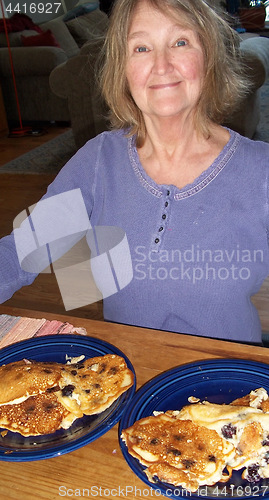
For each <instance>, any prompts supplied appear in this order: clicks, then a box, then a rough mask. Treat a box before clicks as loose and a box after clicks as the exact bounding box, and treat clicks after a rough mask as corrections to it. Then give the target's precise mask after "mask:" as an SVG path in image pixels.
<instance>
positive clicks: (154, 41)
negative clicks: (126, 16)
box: [126, 0, 204, 119]
mask: <svg viewBox="0 0 269 500" xmlns="http://www.w3.org/2000/svg"><path fill="white" fill-rule="evenodd" d="M203 75H204V56H203V49H202V46H201V44H200V41H199V38H198V35H197V33H196V32H195V31H193V30H192V29H190V28H187V27H186V25H185V27H184V17H183V16H182V24H181V23H180V24H179V22H178V21H177V20H176V19H175V20H174V19H172V18H171V17H166V16H165V15H164V14H162V13H161V12H160V11H158V10H156V9H154V8H153V7H152V6H151V5H150V4H149V3H147V1H146V0H141V2H139V3H138V6H137V8H136V10H135V12H134V15H133V18H132V22H131V26H130V30H129V35H128V56H127V66H126V76H127V81H128V84H129V89H130V92H131V94H132V97H133V99H134V101H135V102H136V105H137V106H138V107H139V109H140V110H141V111H142V113H143V115H144V118H145V119H146V117H147V116H148V117H150V118H154V117H155V118H156V117H157V118H161V117H166V118H167V117H182V116H184V115H185V116H187V115H189V113H192V112H193V110H194V109H195V107H196V104H197V101H198V98H199V96H200V93H201V87H202V81H203Z"/></svg>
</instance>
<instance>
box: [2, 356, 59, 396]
mask: <svg viewBox="0 0 269 500" xmlns="http://www.w3.org/2000/svg"><path fill="white" fill-rule="evenodd" d="M60 376H61V365H60V364H58V363H49V362H48V363H43V362H37V361H29V360H26V359H23V360H21V361H15V362H14V363H9V364H7V365H2V366H0V404H3V403H8V402H10V401H14V400H17V399H20V398H26V397H29V396H33V395H35V394H39V393H40V392H43V391H45V390H46V389H48V388H49V387H53V386H55V385H56V384H57V382H58V380H59V379H60Z"/></svg>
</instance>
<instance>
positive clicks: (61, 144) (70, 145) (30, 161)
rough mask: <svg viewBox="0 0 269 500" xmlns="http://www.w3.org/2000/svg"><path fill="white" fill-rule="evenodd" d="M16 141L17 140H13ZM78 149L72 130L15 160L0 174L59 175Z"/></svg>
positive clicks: (2, 168) (6, 165)
mask: <svg viewBox="0 0 269 500" xmlns="http://www.w3.org/2000/svg"><path fill="white" fill-rule="evenodd" d="M13 140H14V141H16V139H13ZM76 151H77V148H76V146H75V141H74V137H73V133H72V130H68V131H67V132H64V133H63V134H61V135H59V136H57V137H54V138H53V139H51V140H50V141H48V142H45V144H42V145H41V146H38V147H37V148H35V149H32V150H31V151H29V152H28V153H25V154H24V155H22V156H19V157H18V158H15V160H12V161H10V162H8V163H6V164H5V165H3V166H2V167H0V174H4V173H5V174H6V173H9V174H12V173H17V174H55V175H56V174H57V173H58V172H59V170H60V169H61V168H62V167H63V166H64V165H65V163H66V162H67V161H68V160H69V159H70V158H71V157H72V156H73V155H74V154H75V152H76Z"/></svg>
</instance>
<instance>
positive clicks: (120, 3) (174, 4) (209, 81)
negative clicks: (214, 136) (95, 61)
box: [99, 0, 250, 146]
mask: <svg viewBox="0 0 269 500" xmlns="http://www.w3.org/2000/svg"><path fill="white" fill-rule="evenodd" d="M139 1H140V0H117V1H116V3H115V5H114V8H113V10H112V14H111V17H110V22H109V28H108V32H107V36H106V39H105V42H104V45H103V48H102V52H101V68H100V66H99V82H100V86H101V92H102V96H103V98H104V99H105V101H106V103H107V105H108V107H109V109H110V122H111V125H112V127H113V128H116V129H128V131H129V135H134V134H135V135H136V136H137V145H138V146H142V145H143V143H144V140H145V136H146V129H145V123H144V119H143V115H142V112H141V111H140V109H139V108H138V107H137V105H136V104H135V102H134V100H133V98H132V96H131V94H130V91H129V88H128V82H127V78H126V70H125V69H126V61H127V46H128V43H127V39H128V32H129V28H130V24H131V21H132V17H133V14H134V11H135V8H136V6H137V5H138V3H139ZM147 1H148V2H149V3H150V4H151V5H152V6H153V7H154V8H156V9H158V10H159V11H161V12H162V13H163V14H165V15H168V16H171V17H173V18H181V20H182V17H183V20H184V23H186V26H187V27H189V28H191V29H193V30H194V31H196V33H197V34H198V36H199V40H200V43H201V46H202V48H203V53H204V61H205V63H204V64H205V70H204V78H203V86H202V92H201V95H200V98H199V101H198V103H197V108H196V112H195V126H196V127H197V130H199V131H200V132H202V133H204V134H208V125H209V123H210V122H214V123H222V122H223V121H224V120H225V119H226V117H228V115H229V113H230V112H231V111H234V109H235V107H236V105H237V104H238V102H240V99H241V98H242V97H243V96H244V95H245V94H246V91H247V90H248V89H249V86H250V83H249V80H248V78H247V75H246V72H245V70H244V66H243V63H242V61H241V58H240V51H239V42H238V35H237V33H236V32H235V31H234V30H233V29H232V28H231V27H230V26H229V24H228V23H227V22H226V21H225V20H224V19H222V17H221V16H220V15H218V14H217V12H216V11H215V10H214V9H213V8H212V7H210V6H209V5H208V4H207V3H206V2H205V1H204V0H147Z"/></svg>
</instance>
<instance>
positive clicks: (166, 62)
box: [152, 50, 173, 75]
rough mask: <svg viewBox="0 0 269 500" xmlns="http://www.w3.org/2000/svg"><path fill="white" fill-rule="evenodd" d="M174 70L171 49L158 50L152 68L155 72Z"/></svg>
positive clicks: (162, 72)
mask: <svg viewBox="0 0 269 500" xmlns="http://www.w3.org/2000/svg"><path fill="white" fill-rule="evenodd" d="M172 70H173V63H172V60H171V54H169V51H167V50H160V51H158V52H156V54H155V58H154V64H153V68H152V71H153V73H156V74H159V75H164V74H166V73H170V72H171V71H172Z"/></svg>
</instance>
